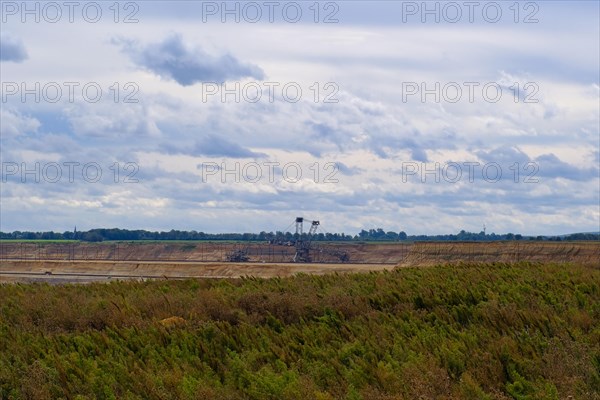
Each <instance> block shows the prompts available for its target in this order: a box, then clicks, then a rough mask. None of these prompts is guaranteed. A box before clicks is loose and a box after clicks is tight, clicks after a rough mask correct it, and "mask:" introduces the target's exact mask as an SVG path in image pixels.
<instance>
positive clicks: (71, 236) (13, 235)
mask: <svg viewBox="0 0 600 400" xmlns="http://www.w3.org/2000/svg"><path fill="white" fill-rule="evenodd" d="M304 236H306V234H304ZM297 238H298V236H297V235H296V234H293V233H291V232H280V231H277V232H275V233H273V232H260V233H205V232H197V231H178V230H170V231H169V232H151V231H146V230H128V229H118V228H112V229H90V230H89V231H81V232H79V231H75V232H69V231H66V232H63V233H60V232H52V231H50V232H21V231H14V232H0V239H2V240H16V239H21V240H22V239H25V240H54V241H57V240H82V241H86V242H102V241H105V240H110V241H123V240H220V241H261V242H264V241H275V242H277V241H291V240H295V239H297ZM525 239H528V240H552V241H562V240H600V233H575V234H572V235H566V236H537V237H532V236H531V237H525V236H522V235H520V234H516V235H515V234H512V233H506V234H501V235H500V234H496V233H490V234H486V233H485V232H479V233H474V232H465V231H464V230H462V231H460V232H459V233H457V234H448V235H407V234H406V233H405V232H403V231H400V232H393V231H388V232H386V231H384V230H383V229H381V228H378V229H369V230H368V231H367V230H364V229H363V230H361V231H360V232H359V233H358V234H357V235H354V236H352V235H346V234H344V233H322V232H321V233H318V234H316V235H314V236H313V240H315V241H328V242H339V241H343V242H348V241H369V242H386V241H388V242H389V241H405V240H408V241H413V242H416V241H480V242H491V241H498V240H525Z"/></svg>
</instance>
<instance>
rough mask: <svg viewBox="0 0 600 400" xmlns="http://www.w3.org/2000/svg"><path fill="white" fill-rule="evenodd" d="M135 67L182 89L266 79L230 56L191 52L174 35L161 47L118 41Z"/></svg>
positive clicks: (162, 43) (116, 41) (249, 65)
mask: <svg viewBox="0 0 600 400" xmlns="http://www.w3.org/2000/svg"><path fill="white" fill-rule="evenodd" d="M113 43H115V44H120V45H121V46H122V47H123V50H124V51H125V52H126V53H128V54H129V56H130V57H131V59H132V60H133V62H134V63H135V64H137V65H138V66H140V67H143V68H145V69H148V70H150V71H152V72H154V73H156V74H157V75H159V76H161V77H166V78H169V79H173V80H175V81H176V82H177V83H179V84H180V85H182V86H191V85H193V84H195V83H198V82H220V83H222V82H225V81H228V80H235V79H240V78H244V77H251V78H255V79H263V78H264V72H263V71H262V69H261V68H260V67H258V66H256V65H254V64H250V63H244V62H242V61H240V60H238V59H237V58H235V57H234V56H233V55H231V54H225V55H221V56H213V55H210V54H208V53H206V52H205V51H204V50H203V49H202V48H200V47H196V48H193V49H191V48H189V47H187V46H186V45H185V43H184V42H183V38H182V37H181V35H171V36H168V37H166V38H165V39H164V40H163V41H162V42H160V43H150V44H146V45H142V44H139V43H138V42H135V41H127V40H120V39H116V40H114V41H113Z"/></svg>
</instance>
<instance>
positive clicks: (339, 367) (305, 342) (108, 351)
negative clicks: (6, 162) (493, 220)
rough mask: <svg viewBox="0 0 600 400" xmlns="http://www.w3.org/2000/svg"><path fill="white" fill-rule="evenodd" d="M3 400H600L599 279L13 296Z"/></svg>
mask: <svg viewBox="0 0 600 400" xmlns="http://www.w3.org/2000/svg"><path fill="white" fill-rule="evenodd" d="M0 299H2V301H1V302H0V398H2V399H54V398H65V399H92V398H98V399H115V398H116V399H365V400H367V399H373V400H374V399H420V398H422V399H477V400H479V399H518V400H521V399H522V400H526V399H566V398H568V397H569V396H572V398H573V399H586V400H587V399H600V395H599V393H600V270H599V269H598V268H597V267H583V266H578V265H558V264H528V263H520V264H476V265H454V266H438V267H428V268H401V269H397V270H394V271H385V272H372V273H366V274H348V275H336V274H332V275H324V276H309V275H299V276H295V277H292V278H274V279H256V278H252V279H251V278H246V279H238V280H187V281H152V282H115V283H110V284H89V285H58V286H50V285H45V284H30V285H24V284H6V285H1V286H0Z"/></svg>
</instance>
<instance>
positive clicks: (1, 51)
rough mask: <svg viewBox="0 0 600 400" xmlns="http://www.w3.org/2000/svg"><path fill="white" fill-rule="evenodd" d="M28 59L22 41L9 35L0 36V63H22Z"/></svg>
mask: <svg viewBox="0 0 600 400" xmlns="http://www.w3.org/2000/svg"><path fill="white" fill-rule="evenodd" d="M27 58H28V55H27V50H26V49H25V45H24V44H23V41H22V40H21V39H19V38H16V37H14V36H12V35H9V34H2V35H1V36H0V61H13V62H17V63H20V62H23V61H25V60H26V59H27Z"/></svg>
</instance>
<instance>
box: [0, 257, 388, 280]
mask: <svg viewBox="0 0 600 400" xmlns="http://www.w3.org/2000/svg"><path fill="white" fill-rule="evenodd" d="M1 265H2V266H1V268H0V281H4V282H17V281H20V282H26V281H47V282H50V283H61V282H91V281H108V280H114V279H183V278H239V277H242V276H255V277H263V278H272V277H276V276H279V277H284V276H291V275H294V274H298V273H306V274H327V273H334V272H337V273H349V272H366V271H381V270H384V269H391V268H393V267H394V265H393V264H300V263H297V264H293V263H287V264H282V263H239V264H236V263H197V262H172V263H165V262H161V261H149V262H128V261H120V262H119V261H117V262H114V261H72V262H71V261H55V260H49V261H23V260H2V261H1Z"/></svg>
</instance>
